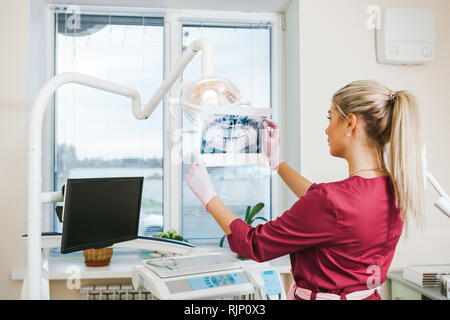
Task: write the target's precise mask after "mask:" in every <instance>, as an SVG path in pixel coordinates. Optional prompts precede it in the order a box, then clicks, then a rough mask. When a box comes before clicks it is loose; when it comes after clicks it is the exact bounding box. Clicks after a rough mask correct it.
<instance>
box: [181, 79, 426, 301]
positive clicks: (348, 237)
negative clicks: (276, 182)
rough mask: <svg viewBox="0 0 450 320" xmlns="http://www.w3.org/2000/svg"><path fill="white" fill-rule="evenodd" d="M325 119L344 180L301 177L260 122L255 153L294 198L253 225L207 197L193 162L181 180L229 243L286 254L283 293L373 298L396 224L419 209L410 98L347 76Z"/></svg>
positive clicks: (202, 172)
mask: <svg viewBox="0 0 450 320" xmlns="http://www.w3.org/2000/svg"><path fill="white" fill-rule="evenodd" d="M328 118H329V126H328V128H327V129H326V130H325V133H326V135H327V136H328V142H329V146H330V154H331V155H332V156H334V157H339V158H344V159H345V160H347V162H348V170H349V172H348V178H347V179H345V180H342V181H337V182H332V183H311V182H310V181H308V180H307V179H306V178H304V177H302V176H301V175H300V174H298V173H297V172H295V171H294V170H293V169H292V168H291V167H290V166H289V165H288V164H287V163H286V162H284V161H280V159H279V157H278V146H279V143H280V137H279V134H278V127H277V125H276V124H275V123H273V122H270V121H268V122H267V132H268V139H267V140H268V141H267V142H268V143H267V148H264V150H265V154H266V156H267V158H268V160H269V163H270V165H271V167H272V169H273V170H276V171H277V172H278V174H279V176H280V177H281V178H282V179H283V181H284V182H285V183H286V184H287V185H288V187H289V188H290V189H291V190H292V191H293V192H294V193H295V194H296V195H297V196H298V197H299V200H298V201H297V202H296V203H295V204H294V205H293V206H292V208H291V209H289V210H287V211H286V212H284V213H283V214H282V215H281V216H280V217H278V218H277V219H275V220H274V221H270V222H267V223H265V224H263V225H259V226H257V227H255V228H253V227H251V226H249V225H247V224H246V223H245V222H244V221H243V220H241V219H239V218H238V217H237V216H236V215H234V214H233V213H232V212H231V211H230V210H229V209H228V208H227V207H226V205H225V204H224V203H223V202H222V201H221V199H220V198H219V196H217V194H216V193H215V191H214V188H213V185H212V182H211V179H210V177H209V175H208V172H207V170H206V168H205V166H204V165H202V164H199V163H196V164H194V165H193V166H192V168H191V171H190V172H189V174H188V175H187V176H186V180H187V183H188V185H189V186H190V188H191V189H192V190H193V192H194V193H195V194H196V195H197V196H198V197H199V199H200V200H201V202H202V203H203V205H204V206H205V207H206V209H207V211H208V212H210V214H211V215H212V216H213V217H214V218H215V219H216V221H217V222H218V224H219V225H220V226H221V227H222V229H223V230H224V232H225V233H226V234H227V236H228V243H229V245H230V248H231V250H233V251H234V252H236V253H238V254H240V255H242V256H246V257H248V258H251V259H253V260H256V261H260V262H261V261H268V260H272V259H274V258H277V257H280V256H283V255H286V254H289V255H290V260H291V267H292V275H293V278H294V283H293V285H292V287H291V289H290V292H289V294H288V298H290V299H294V298H295V299H297V300H314V299H317V300H319V299H339V300H348V299H358V300H379V299H380V296H379V293H378V291H377V288H378V287H379V286H380V285H381V284H382V283H383V282H384V281H385V280H386V274H387V271H388V269H389V266H390V264H391V262H392V258H393V256H394V252H395V248H396V246H397V243H398V240H399V238H400V235H401V233H402V230H403V229H404V227H406V225H407V222H408V221H409V220H410V218H411V217H416V218H420V213H421V212H422V203H423V188H424V186H423V184H424V180H423V168H422V158H421V151H422V148H423V138H422V132H421V123H420V116H419V110H418V106H417V104H416V101H415V98H414V96H413V95H411V94H410V93H408V92H406V91H398V92H394V91H392V90H390V89H388V88H386V87H385V86H383V85H381V84H379V83H377V82H375V81H356V82H353V83H350V84H348V85H347V86H345V87H344V88H342V89H341V90H339V91H338V92H336V93H335V94H334V96H333V99H332V104H331V108H330V110H329V112H328ZM386 159H387V165H388V167H389V169H388V168H387V166H386V163H385V162H386Z"/></svg>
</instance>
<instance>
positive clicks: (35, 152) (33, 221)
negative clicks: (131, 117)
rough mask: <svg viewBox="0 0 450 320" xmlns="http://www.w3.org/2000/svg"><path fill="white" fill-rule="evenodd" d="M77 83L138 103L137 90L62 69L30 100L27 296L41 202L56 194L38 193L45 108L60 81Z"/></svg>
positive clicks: (35, 291) (37, 274) (33, 277)
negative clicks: (31, 101) (31, 103)
mask: <svg viewBox="0 0 450 320" xmlns="http://www.w3.org/2000/svg"><path fill="white" fill-rule="evenodd" d="M68 83H77V84H81V85H85V86H88V87H92V88H96V89H99V90H103V91H108V92H112V93H116V94H119V95H122V96H126V97H129V98H131V99H132V101H133V106H136V105H139V106H140V104H141V99H140V96H139V93H138V92H137V91H136V90H134V89H130V88H128V87H124V86H121V85H118V84H116V83H113V82H110V81H105V80H101V79H98V78H94V77H90V76H87V75H83V74H79V73H72V72H67V73H62V74H59V75H56V76H54V77H53V78H52V79H50V80H49V81H47V82H46V83H45V84H44V86H43V87H42V89H41V90H40V91H39V93H38V95H37V97H36V99H35V100H34V103H33V106H32V109H31V117H30V131H29V134H28V194H27V197H28V201H27V234H28V246H27V277H28V285H27V298H28V299H40V298H41V286H42V284H41V277H42V272H41V268H42V266H41V263H42V262H41V218H42V213H41V203H42V202H52V201H54V200H57V199H58V198H59V195H56V194H53V193H51V194H49V193H46V194H42V192H41V191H42V190H41V188H42V184H41V183H42V169H41V165H42V154H41V153H42V151H41V150H42V125H43V120H44V115H45V110H46V108H47V107H48V105H49V101H50V99H51V97H52V96H53V94H54V93H55V92H56V90H57V89H58V88H59V87H61V86H62V85H64V84H68Z"/></svg>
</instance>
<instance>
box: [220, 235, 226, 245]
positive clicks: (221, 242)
mask: <svg viewBox="0 0 450 320" xmlns="http://www.w3.org/2000/svg"><path fill="white" fill-rule="evenodd" d="M226 237H227V235H224V236H223V237H222V239H220V243H219V247H221V248H223V242H224V241H225V238H226Z"/></svg>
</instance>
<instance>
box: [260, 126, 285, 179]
mask: <svg viewBox="0 0 450 320" xmlns="http://www.w3.org/2000/svg"><path fill="white" fill-rule="evenodd" d="M280 142H281V135H280V128H279V127H278V125H277V124H276V123H275V122H273V121H271V120H265V121H264V129H263V135H262V148H261V149H262V152H263V154H264V155H265V156H266V158H267V161H269V165H270V167H271V168H272V170H275V171H276V170H278V166H279V165H280V164H281V163H282V162H284V160H281V158H280Z"/></svg>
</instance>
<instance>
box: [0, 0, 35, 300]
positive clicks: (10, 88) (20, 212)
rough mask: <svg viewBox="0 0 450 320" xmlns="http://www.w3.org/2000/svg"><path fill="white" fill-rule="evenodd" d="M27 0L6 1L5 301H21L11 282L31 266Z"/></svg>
mask: <svg viewBox="0 0 450 320" xmlns="http://www.w3.org/2000/svg"><path fill="white" fill-rule="evenodd" d="M28 15H29V5H28V1H27V0H2V1H0V41H1V44H2V47H1V50H0V70H1V71H0V228H1V229H0V234H1V238H0V261H1V262H0V288H1V289H0V299H18V298H19V297H20V289H21V285H22V283H21V282H19V281H12V280H10V273H11V271H12V270H13V269H21V268H23V266H24V262H25V244H24V242H23V240H22V238H21V235H23V234H25V233H26V229H25V208H26V184H25V181H26V132H27V81H28V74H27V68H28V25H29V19H28Z"/></svg>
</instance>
